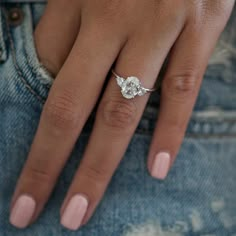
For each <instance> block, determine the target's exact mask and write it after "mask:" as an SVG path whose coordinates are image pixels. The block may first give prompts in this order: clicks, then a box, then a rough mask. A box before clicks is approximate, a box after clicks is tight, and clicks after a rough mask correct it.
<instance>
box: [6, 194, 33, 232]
mask: <svg viewBox="0 0 236 236" xmlns="http://www.w3.org/2000/svg"><path fill="white" fill-rule="evenodd" d="M35 207H36V202H35V200H34V199H33V198H32V197H30V196H27V195H22V196H20V197H19V198H18V199H17V200H16V202H15V204H14V206H13V208H12V211H11V215H10V223H11V224H12V225H14V226H15V227H17V228H25V227H26V226H28V225H29V223H30V221H31V218H32V216H33V214H34V211H35Z"/></svg>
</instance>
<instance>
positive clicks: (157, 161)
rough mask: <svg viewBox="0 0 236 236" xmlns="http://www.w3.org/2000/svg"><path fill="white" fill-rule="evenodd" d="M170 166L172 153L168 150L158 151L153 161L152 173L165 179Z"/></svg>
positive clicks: (155, 176)
mask: <svg viewBox="0 0 236 236" xmlns="http://www.w3.org/2000/svg"><path fill="white" fill-rule="evenodd" d="M169 167H170V154H169V153H167V152H160V153H158V154H157V155H156V156H155V158H154V161H153V165H152V170H151V175H152V176H153V177H154V178H157V179H165V178H166V176H167V174H168V171H169Z"/></svg>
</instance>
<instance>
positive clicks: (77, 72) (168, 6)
mask: <svg viewBox="0 0 236 236" xmlns="http://www.w3.org/2000/svg"><path fill="white" fill-rule="evenodd" d="M233 5H234V1H233V0H214V1H212V0H176V1H173V0H148V1H140V0H139V1H138V0H133V1H130V0H122V1H120V0H119V1H118V0H71V1H70V4H68V0H49V2H48V4H47V7H46V11H45V13H44V15H43V17H42V19H41V21H40V23H39V24H38V26H37V28H36V31H35V43H36V47H37V51H38V56H39V58H40V60H41V62H42V63H43V64H44V65H45V67H46V68H47V69H48V70H49V71H50V72H51V73H52V74H53V75H54V76H55V81H54V83H53V85H52V88H51V90H50V93H49V96H48V99H47V101H46V103H45V106H44V109H43V112H42V115H41V119H40V123H39V127H38V130H37V133H36V136H35V138H34V141H33V144H32V147H31V150H30V153H29V156H28V159H27V162H26V164H25V166H24V168H23V170H22V173H21V175H20V177H19V180H18V183H17V186H16V189H15V193H14V195H13V197H12V205H11V209H12V207H13V205H14V203H15V202H16V200H17V198H18V197H19V196H20V195H22V194H27V195H30V196H32V197H33V198H34V199H35V201H36V203H37V205H36V209H35V212H34V214H33V217H32V219H31V222H30V223H32V222H34V221H36V219H37V218H38V216H39V214H40V213H41V212H42V210H43V208H44V206H45V204H46V202H47V201H48V199H49V197H50V194H51V192H52V190H53V188H54V187H55V183H56V180H57V178H58V176H59V175H60V172H61V170H62V168H63V167H64V165H65V164H66V162H67V160H68V157H69V156H70V153H71V151H72V149H73V147H74V144H75V142H76V140H77V138H78V137H79V135H80V133H81V130H82V128H83V126H84V124H85V122H86V120H87V118H88V116H89V114H90V113H91V111H92V109H93V108H94V106H95V104H96V102H97V100H98V97H99V96H100V93H101V89H102V87H103V85H104V81H105V78H106V77H107V76H110V77H111V78H109V82H108V84H107V86H106V89H105V92H104V94H103V95H102V98H101V101H100V103H99V106H98V110H97V113H96V120H95V124H94V128H93V131H92V133H91V136H90V139H89V142H88V145H87V147H86V150H85V153H84V156H83V160H82V162H81V164H80V166H79V168H78V171H77V172H76V174H75V176H74V179H73V181H72V183H71V186H70V188H69V190H68V193H67V195H66V197H65V200H64V203H63V205H62V207H61V214H62V213H63V211H64V210H65V207H66V205H67V204H68V202H69V200H70V199H71V198H72V197H73V196H74V194H76V193H81V194H83V195H84V196H86V198H87V199H88V201H89V205H88V209H87V212H86V214H85V217H84V218H83V224H86V223H87V221H88V220H89V218H90V217H91V216H92V214H93V213H94V211H95V209H96V207H97V205H98V204H99V202H100V200H101V198H102V196H103V194H104V191H105V190H106V188H107V185H108V184H109V181H110V179H111V177H112V175H113V174H114V171H115V170H116V168H117V166H118V164H119V162H120V160H121V159H122V157H123V155H124V152H125V151H126V148H127V146H128V144H129V141H130V139H131V138H132V135H133V133H134V131H135V128H136V126H137V124H138V122H139V120H140V118H141V116H142V113H143V110H144V108H145V105H146V103H147V101H148V98H149V95H150V94H146V95H144V96H142V97H135V98H134V99H131V100H127V99H125V98H123V97H122V95H121V93H120V88H119V87H118V86H117V84H116V80H115V79H114V76H112V75H110V74H109V71H110V69H111V68H114V70H115V71H116V72H117V73H118V74H119V75H122V76H123V77H124V78H126V77H127V76H130V75H135V76H137V77H138V78H140V80H141V81H142V84H143V85H144V86H145V87H147V88H151V87H153V85H154V83H155V81H156V78H157V76H158V74H159V72H160V69H161V67H162V64H163V62H164V60H165V59H166V57H167V54H169V60H168V65H167V70H166V72H165V76H164V80H163V83H162V91H161V106H160V113H159V115H158V121H157V124H156V128H155V130H154V135H153V139H152V143H151V146H150V151H149V154H148V158H147V159H148V161H147V166H148V170H149V171H150V173H151V172H152V171H151V170H152V164H153V159H154V156H155V155H156V154H157V153H159V152H161V151H163V150H164V151H166V152H168V153H169V154H170V157H171V164H170V167H171V165H172V164H173V162H174V160H175V158H176V155H177V153H178V151H179V148H180V146H181V143H182V141H183V138H184V134H185V131H186V127H187V124H188V121H189V118H190V116H191V113H192V109H193V106H194V103H195V100H196V98H197V95H198V91H199V88H200V85H201V82H202V78H203V75H204V72H205V69H206V67H207V63H208V60H209V57H210V55H211V53H212V51H213V49H214V47H215V44H216V42H217V39H218V37H219V35H220V34H221V32H222V30H223V29H224V27H225V25H226V23H227V21H228V19H229V16H230V13H231V11H232V8H233ZM45 42H46V43H45ZM104 143H106V144H109V145H104ZM42 183H43V184H42Z"/></svg>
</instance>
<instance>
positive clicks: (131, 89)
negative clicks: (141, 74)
mask: <svg viewBox="0 0 236 236" xmlns="http://www.w3.org/2000/svg"><path fill="white" fill-rule="evenodd" d="M140 89H141V84H140V81H139V79H138V78H137V77H134V76H131V77H128V78H127V79H126V80H124V81H123V83H122V84H121V93H122V95H123V96H124V97H125V98H127V99H131V98H134V97H135V96H136V95H138V94H139V91H140ZM140 96H141V95H140Z"/></svg>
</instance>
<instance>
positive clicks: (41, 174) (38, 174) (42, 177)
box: [26, 166, 53, 184]
mask: <svg viewBox="0 0 236 236" xmlns="http://www.w3.org/2000/svg"><path fill="white" fill-rule="evenodd" d="M26 176H28V179H29V180H30V181H33V182H35V183H47V184H50V183H52V181H53V180H52V178H51V176H50V174H49V172H48V171H46V170H44V169H40V168H38V167H35V166H30V167H29V168H28V169H27V171H26Z"/></svg>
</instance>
